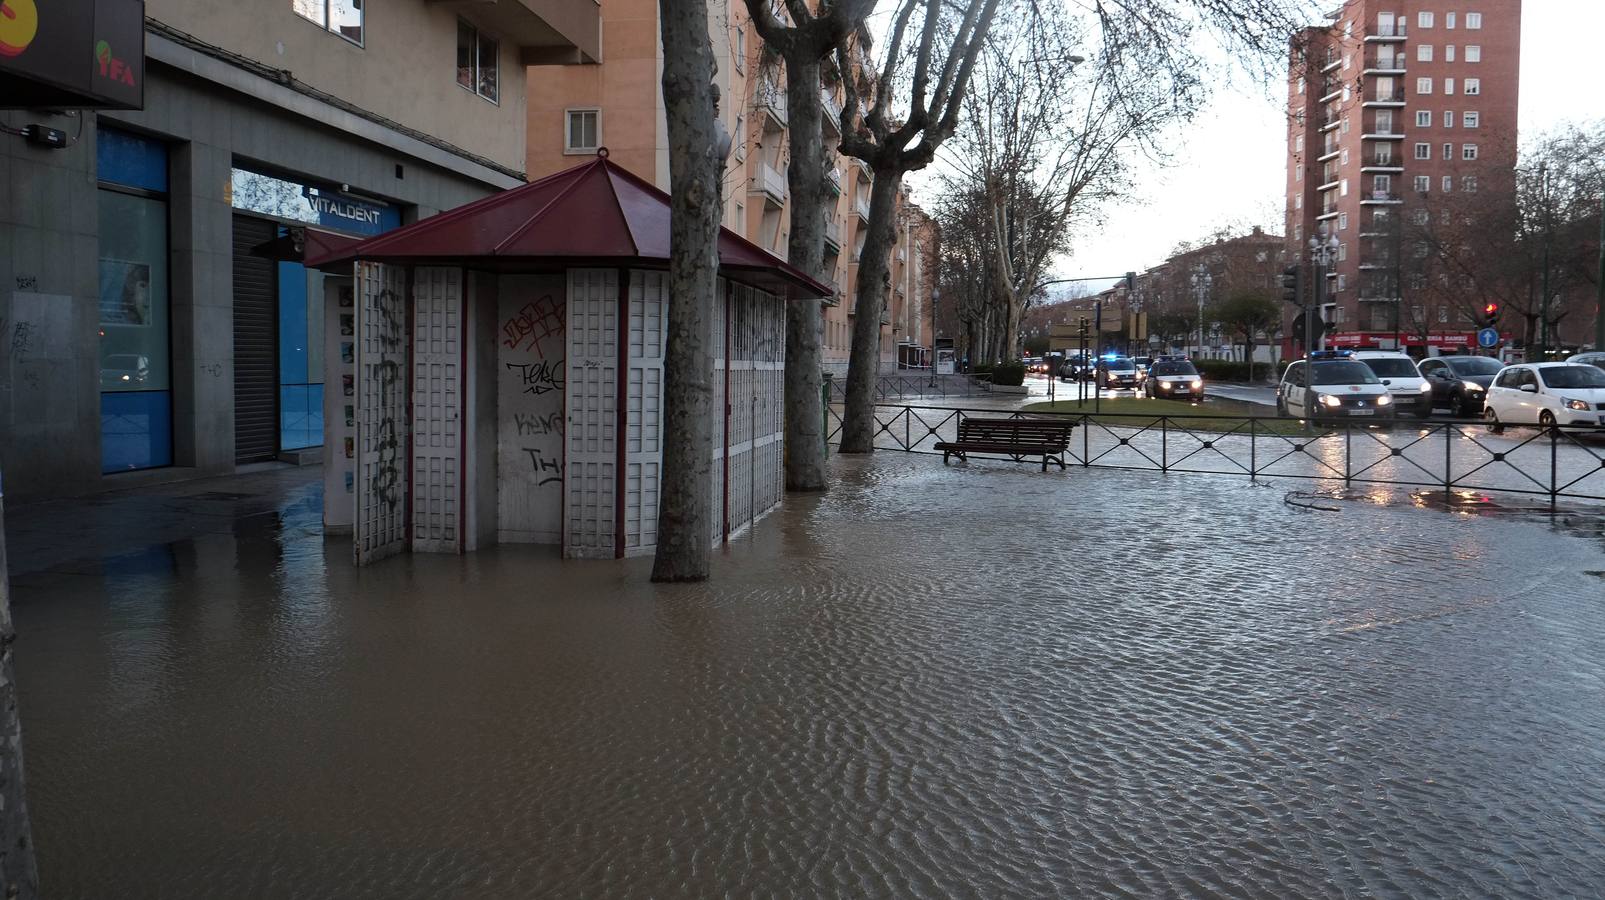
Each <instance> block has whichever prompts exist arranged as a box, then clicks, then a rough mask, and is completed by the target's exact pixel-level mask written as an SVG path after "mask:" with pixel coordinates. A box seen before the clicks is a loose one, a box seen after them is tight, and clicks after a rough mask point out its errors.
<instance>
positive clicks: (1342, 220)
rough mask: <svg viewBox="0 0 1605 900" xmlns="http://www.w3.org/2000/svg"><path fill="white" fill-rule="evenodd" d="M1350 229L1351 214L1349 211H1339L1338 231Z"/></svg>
mask: <svg viewBox="0 0 1605 900" xmlns="http://www.w3.org/2000/svg"><path fill="white" fill-rule="evenodd" d="M1348 229H1349V214H1348V213H1338V231H1347V230H1348Z"/></svg>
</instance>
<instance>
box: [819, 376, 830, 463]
mask: <svg viewBox="0 0 1605 900" xmlns="http://www.w3.org/2000/svg"><path fill="white" fill-rule="evenodd" d="M830 381H831V374H830V373H829V372H821V373H819V393H820V394H821V395H822V397H823V398H824V401H825V402H823V403H821V404H820V405H819V417H820V423H819V426H820V427H819V435H820V438H821V439H823V440H824V442H825V456H826V458H829V457H830Z"/></svg>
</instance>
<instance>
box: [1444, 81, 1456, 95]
mask: <svg viewBox="0 0 1605 900" xmlns="http://www.w3.org/2000/svg"><path fill="white" fill-rule="evenodd" d="M1443 92H1444V94H1446V95H1447V94H1453V93H1454V92H1455V80H1454V79H1453V78H1445V79H1444V80H1443Z"/></svg>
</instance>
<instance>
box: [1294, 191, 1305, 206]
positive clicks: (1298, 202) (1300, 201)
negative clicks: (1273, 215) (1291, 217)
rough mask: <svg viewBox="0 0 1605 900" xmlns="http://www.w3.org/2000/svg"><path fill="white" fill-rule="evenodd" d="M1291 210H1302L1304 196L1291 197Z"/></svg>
mask: <svg viewBox="0 0 1605 900" xmlns="http://www.w3.org/2000/svg"><path fill="white" fill-rule="evenodd" d="M1293 208H1294V209H1303V208H1304V195H1303V194H1295V195H1294V196H1293Z"/></svg>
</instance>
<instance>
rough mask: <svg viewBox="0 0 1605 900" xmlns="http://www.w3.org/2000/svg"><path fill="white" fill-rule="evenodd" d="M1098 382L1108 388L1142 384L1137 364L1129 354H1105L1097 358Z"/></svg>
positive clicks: (1113, 388) (1130, 386)
mask: <svg viewBox="0 0 1605 900" xmlns="http://www.w3.org/2000/svg"><path fill="white" fill-rule="evenodd" d="M1097 379H1098V383H1099V384H1102V385H1103V386H1104V387H1105V388H1108V389H1109V390H1115V389H1116V388H1136V387H1139V386H1140V385H1141V384H1142V375H1141V374H1139V373H1138V372H1137V364H1136V363H1133V362H1132V361H1131V357H1129V356H1106V357H1104V358H1103V359H1100V360H1098V375H1097Z"/></svg>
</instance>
